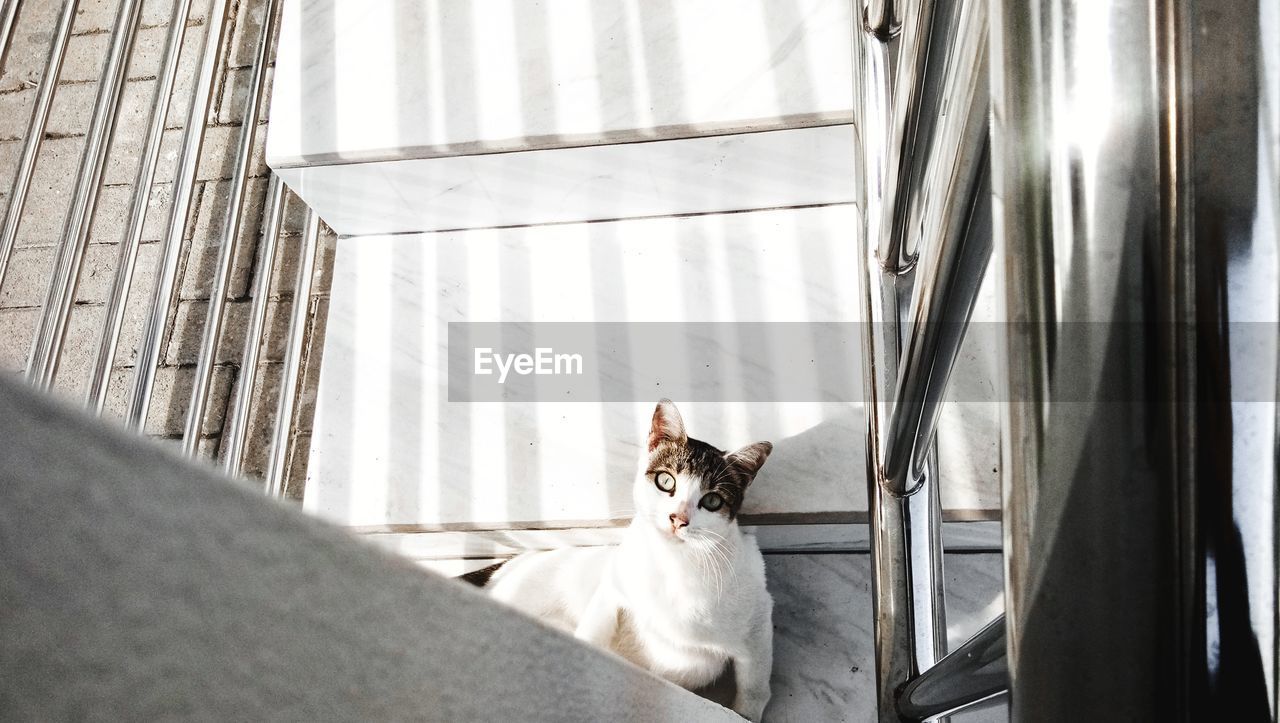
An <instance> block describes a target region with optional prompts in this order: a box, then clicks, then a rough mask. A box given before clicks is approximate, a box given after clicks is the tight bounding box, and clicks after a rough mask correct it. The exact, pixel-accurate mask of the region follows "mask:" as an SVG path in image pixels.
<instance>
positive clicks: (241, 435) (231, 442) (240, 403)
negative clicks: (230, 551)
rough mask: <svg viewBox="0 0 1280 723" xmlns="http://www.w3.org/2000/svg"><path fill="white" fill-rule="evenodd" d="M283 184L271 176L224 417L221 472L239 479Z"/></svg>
mask: <svg viewBox="0 0 1280 723" xmlns="http://www.w3.org/2000/svg"><path fill="white" fill-rule="evenodd" d="M286 193H287V192H286V190H285V187H284V181H281V180H280V177H279V176H277V175H275V174H274V173H273V174H271V185H270V186H269V187H268V189H267V200H266V205H265V206H264V207H263V214H262V244H261V246H259V254H258V266H257V269H256V270H255V271H254V272H253V300H252V302H250V305H249V329H248V331H247V332H246V333H245V339H244V354H243V356H242V357H241V360H240V379H239V381H238V382H237V383H236V392H235V398H234V401H233V402H232V404H231V408H230V409H231V411H230V412H229V413H228V416H227V423H226V431H225V435H226V445H225V448H224V451H223V457H222V469H223V470H224V471H225V472H226V473H227V474H229V475H231V476H233V477H239V476H240V473H241V471H242V469H243V466H244V443H245V437H246V436H247V434H248V431H249V407H250V403H251V402H252V401H253V390H254V387H255V386H256V385H257V379H258V357H259V351H260V350H261V348H262V330H263V328H264V327H265V326H266V320H267V296H268V295H269V294H270V293H271V269H272V268H274V267H275V260H276V249H278V248H279V239H280V221H281V219H282V218H283V217H284V204H285V197H286Z"/></svg>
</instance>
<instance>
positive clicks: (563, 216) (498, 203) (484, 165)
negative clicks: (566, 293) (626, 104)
mask: <svg viewBox="0 0 1280 723" xmlns="http://www.w3.org/2000/svg"><path fill="white" fill-rule="evenodd" d="M271 127H272V128H273V129H274V128H275V127H276V122H275V121H274V119H273V121H272V125H271ZM854 161H855V153H854V131H853V127H852V126H850V125H832V126H821V127H810V128H793V129H783V130H771V131H764V132H757V133H739V134H734V135H716V136H706V137H694V138H685V139H674V140H662V141H652V142H645V143H620V144H610V145H598V146H584V147H575V148H561V149H555V150H547V149H520V150H517V151H514V152H510V153H493V154H484V155H465V156H448V157H443V158H431V159H405V160H398V161H380V162H364V163H350V164H339V165H311V166H306V167H281V168H277V169H276V172H277V173H278V174H279V175H280V177H281V179H283V180H284V182H285V183H286V184H288V186H289V188H290V189H292V190H293V191H294V192H296V193H297V194H298V195H299V196H301V197H302V199H303V200H304V201H306V202H307V204H308V205H309V206H310V207H312V208H314V209H316V211H317V212H318V213H319V214H320V216H321V217H322V218H323V219H324V220H325V223H327V224H329V226H330V227H332V228H333V229H334V230H335V231H337V232H338V233H339V234H342V235H349V236H358V235H366V234H387V233H407V232H414V231H441V230H456V229H476V228H491V227H502V226H528V225H534V224H545V223H570V222H578V221H598V220H609V219H621V218H639V217H646V216H671V215H679V214H695V213H714V212H722V211H741V210H748V209H761V208H780V207H787V206H810V205H819V204H830V203H849V202H851V201H852V200H853V195H854V178H855V176H854Z"/></svg>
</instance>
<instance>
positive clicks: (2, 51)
mask: <svg viewBox="0 0 1280 723" xmlns="http://www.w3.org/2000/svg"><path fill="white" fill-rule="evenodd" d="M21 6H22V0H3V2H0V68H3V67H4V61H5V58H7V57H9V40H10V39H11V38H12V37H13V25H14V23H15V22H16V21H17V18H18V8H19V7H21Z"/></svg>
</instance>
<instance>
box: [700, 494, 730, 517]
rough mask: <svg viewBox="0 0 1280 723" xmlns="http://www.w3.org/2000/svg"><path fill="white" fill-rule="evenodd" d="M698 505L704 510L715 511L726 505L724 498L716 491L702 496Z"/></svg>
mask: <svg viewBox="0 0 1280 723" xmlns="http://www.w3.org/2000/svg"><path fill="white" fill-rule="evenodd" d="M698 506H699V507H701V508H702V509H704V510H710V511H711V512H715V511H716V510H718V509H720V508H721V507H724V498H723V497H721V496H720V495H718V494H716V493H715V492H708V493H706V494H705V495H703V496H702V499H701V500H699V501H698Z"/></svg>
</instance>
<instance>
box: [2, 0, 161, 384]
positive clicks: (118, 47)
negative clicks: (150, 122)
mask: <svg viewBox="0 0 1280 723" xmlns="http://www.w3.org/2000/svg"><path fill="white" fill-rule="evenodd" d="M141 16H142V0H121V2H120V5H119V7H118V8H117V10H116V19H115V24H114V25H113V27H112V30H111V42H110V45H109V46H108V49H107V59H106V61H105V62H104V63H103V65H102V75H101V76H100V77H99V78H98V90H97V95H96V97H95V98H94V101H93V116H92V119H91V120H90V121H89V132H88V134H87V135H86V137H85V144H84V150H83V151H82V153H81V156H80V168H79V170H78V171H77V173H76V184H75V189H74V190H73V191H72V196H71V208H70V209H68V210H67V215H66V217H65V218H64V220H63V225H62V241H61V243H60V244H59V246H58V255H57V259H56V260H55V262H54V271H53V276H52V278H51V279H50V280H49V288H48V291H47V293H46V294H45V301H44V313H43V314H42V315H41V319H40V326H39V329H38V330H37V331H36V337H35V340H34V341H33V342H32V345H31V353H30V355H29V356H28V358H27V380H28V381H29V382H30V383H31V384H33V385H35V386H36V387H39V388H42V389H48V388H50V387H52V386H53V381H54V378H55V377H56V376H57V373H58V360H59V359H60V358H61V354H62V343H63V341H64V339H65V338H66V334H67V324H68V323H69V322H70V320H71V309H72V307H73V306H74V305H75V301H76V287H77V286H78V285H79V282H80V269H81V267H82V266H83V265H84V254H85V251H86V247H87V246H88V245H89V230H90V224H91V223H92V221H93V213H94V211H95V210H96V209H97V205H98V192H99V189H100V187H101V185H102V175H103V172H104V171H105V170H106V165H107V150H108V148H109V145H110V140H111V138H112V136H113V135H114V134H115V128H116V119H117V118H118V117H119V115H120V99H121V98H122V97H123V95H124V81H125V67H126V65H127V64H128V62H129V54H130V53H131V52H132V50H133V41H134V38H136V37H137V33H138V23H139V20H140V18H141Z"/></svg>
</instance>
